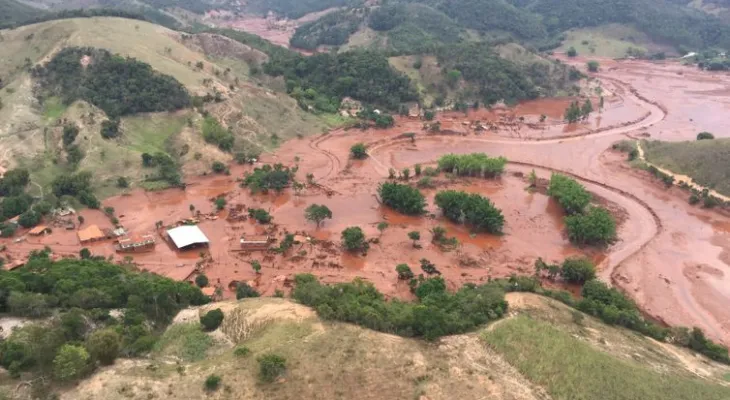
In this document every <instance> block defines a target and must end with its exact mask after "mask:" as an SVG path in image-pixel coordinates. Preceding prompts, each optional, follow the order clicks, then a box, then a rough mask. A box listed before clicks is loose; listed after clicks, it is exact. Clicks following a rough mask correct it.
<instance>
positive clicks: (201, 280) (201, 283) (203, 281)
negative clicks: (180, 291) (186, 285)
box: [195, 274, 208, 288]
mask: <svg viewBox="0 0 730 400" xmlns="http://www.w3.org/2000/svg"><path fill="white" fill-rule="evenodd" d="M195 284H196V285H198V287H201V288H204V287H206V286H208V277H207V276H205V274H200V275H198V276H196V277H195Z"/></svg>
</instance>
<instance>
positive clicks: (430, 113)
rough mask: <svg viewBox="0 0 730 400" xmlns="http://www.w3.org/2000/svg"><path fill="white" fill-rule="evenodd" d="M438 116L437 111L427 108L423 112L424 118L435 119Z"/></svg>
mask: <svg viewBox="0 0 730 400" xmlns="http://www.w3.org/2000/svg"><path fill="white" fill-rule="evenodd" d="M435 116H436V113H434V112H433V111H432V110H426V111H424V112H423V118H424V119H425V120H426V121H433V118H434V117H435Z"/></svg>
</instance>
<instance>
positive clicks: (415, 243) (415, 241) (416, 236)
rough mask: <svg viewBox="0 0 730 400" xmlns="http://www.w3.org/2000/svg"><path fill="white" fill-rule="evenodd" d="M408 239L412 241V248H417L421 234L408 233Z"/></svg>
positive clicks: (416, 232) (415, 232)
mask: <svg viewBox="0 0 730 400" xmlns="http://www.w3.org/2000/svg"><path fill="white" fill-rule="evenodd" d="M408 238H409V239H411V240H412V241H413V247H418V241H419V240H421V232H418V231H411V232H408Z"/></svg>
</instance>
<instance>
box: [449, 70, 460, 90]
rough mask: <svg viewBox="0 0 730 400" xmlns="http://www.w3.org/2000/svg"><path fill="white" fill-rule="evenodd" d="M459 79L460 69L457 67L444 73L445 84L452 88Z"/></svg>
mask: <svg viewBox="0 0 730 400" xmlns="http://www.w3.org/2000/svg"><path fill="white" fill-rule="evenodd" d="M460 80H461V71H459V70H458V69H452V70H450V71H448V72H447V73H446V84H448V85H449V87H451V88H452V89H454V88H455V87H456V85H457V84H458V83H459V81H460Z"/></svg>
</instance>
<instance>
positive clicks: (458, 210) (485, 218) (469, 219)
mask: <svg viewBox="0 0 730 400" xmlns="http://www.w3.org/2000/svg"><path fill="white" fill-rule="evenodd" d="M434 201H435V203H436V205H437V206H438V207H439V208H440V209H441V212H442V213H443V214H444V216H445V217H446V218H448V219H450V220H451V221H453V222H456V223H460V224H467V225H469V226H471V228H472V230H473V231H474V232H489V233H501V232H502V228H503V227H504V216H503V215H502V211H501V210H500V209H498V208H497V207H495V206H494V204H492V202H491V201H490V200H489V199H488V198H486V197H483V196H481V195H479V194H476V193H473V194H469V193H465V192H460V191H456V190H445V191H441V192H438V193H437V194H436V197H435V198H434Z"/></svg>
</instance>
